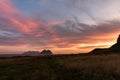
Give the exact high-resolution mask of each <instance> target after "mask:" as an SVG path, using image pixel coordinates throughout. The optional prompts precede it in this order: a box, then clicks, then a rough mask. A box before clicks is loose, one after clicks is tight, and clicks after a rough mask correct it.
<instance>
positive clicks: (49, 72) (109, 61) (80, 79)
mask: <svg viewBox="0 0 120 80" xmlns="http://www.w3.org/2000/svg"><path fill="white" fill-rule="evenodd" d="M0 80H120V54H107V55H84V56H81V55H77V56H74V55H69V56H64V55H63V56H44V57H20V58H19V57H18V58H5V59H4V58H1V59H0Z"/></svg>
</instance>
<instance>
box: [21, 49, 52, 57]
mask: <svg viewBox="0 0 120 80" xmlns="http://www.w3.org/2000/svg"><path fill="white" fill-rule="evenodd" d="M52 54H53V53H52V51H51V50H43V51H41V52H39V51H28V52H24V53H23V54H22V56H41V55H52Z"/></svg>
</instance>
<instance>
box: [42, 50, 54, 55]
mask: <svg viewBox="0 0 120 80" xmlns="http://www.w3.org/2000/svg"><path fill="white" fill-rule="evenodd" d="M40 54H42V55H51V54H53V53H52V51H50V50H43V51H42V52H41V53H40Z"/></svg>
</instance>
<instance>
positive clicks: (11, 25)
mask: <svg viewBox="0 0 120 80" xmlns="http://www.w3.org/2000/svg"><path fill="white" fill-rule="evenodd" d="M93 2H94V3H95V4H94V5H93V4H92V3H93ZM105 3H109V4H105ZM118 3H120V2H119V1H118V0H116V1H112V0H106V1H105V2H103V0H98V1H96V0H91V1H89V0H0V50H1V53H2V52H3V53H5V52H6V53H8V52H10V53H12V52H13V53H17V52H19V53H20V52H24V51H27V50H41V49H44V48H47V49H48V48H49V49H51V50H53V51H54V52H55V53H79V52H87V51H90V50H91V49H93V48H95V47H109V46H110V45H112V44H113V43H114V42H115V38H116V37H117V36H118V34H119V33H120V20H119V14H118V13H119V9H118V6H119V5H118ZM21 5H22V6H21ZM101 5H102V7H104V9H103V8H101ZM111 6H112V7H111ZM116 8H117V9H116ZM117 10H118V11H117ZM108 13H110V14H108ZM115 16H118V17H115ZM96 17H97V18H96ZM20 50H21V51H20Z"/></svg>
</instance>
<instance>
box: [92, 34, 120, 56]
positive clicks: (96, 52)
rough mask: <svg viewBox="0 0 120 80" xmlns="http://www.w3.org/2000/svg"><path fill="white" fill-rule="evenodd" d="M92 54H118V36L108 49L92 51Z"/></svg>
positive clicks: (119, 45)
mask: <svg viewBox="0 0 120 80" xmlns="http://www.w3.org/2000/svg"><path fill="white" fill-rule="evenodd" d="M90 53H92V54H102V53H120V35H119V37H118V39H117V42H116V44H114V45H112V46H111V47H110V48H98V49H94V50H92V51H91V52H90Z"/></svg>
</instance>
